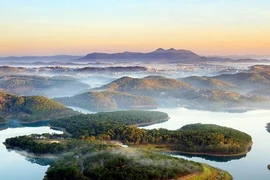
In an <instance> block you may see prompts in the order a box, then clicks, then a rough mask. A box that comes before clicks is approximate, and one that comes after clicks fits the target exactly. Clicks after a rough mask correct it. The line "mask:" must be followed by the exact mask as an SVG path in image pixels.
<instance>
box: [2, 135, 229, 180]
mask: <svg viewBox="0 0 270 180" xmlns="http://www.w3.org/2000/svg"><path fill="white" fill-rule="evenodd" d="M5 145H6V146H7V147H13V148H17V149H19V150H25V151H27V152H31V153H34V154H37V155H46V154H50V155H57V156H58V157H59V154H60V157H59V158H57V159H56V161H55V162H54V163H53V164H52V165H51V166H50V168H49V169H48V170H47V172H46V175H45V178H44V179H46V180H55V179H57V180H61V179H63V180H64V179H76V180H77V179H79V180H80V179H81V180H88V179H134V178H135V179H178V178H181V177H186V176H187V177H188V176H189V175H190V176H195V177H197V176H198V178H201V177H202V178H210V177H215V178H216V179H220V180H229V179H232V177H231V176H230V174H229V173H227V172H226V171H222V170H219V169H216V168H213V167H210V166H208V165H205V164H200V163H196V162H193V161H188V160H184V159H181V158H175V157H171V156H169V155H164V154H160V153H156V152H150V151H146V150H140V149H132V148H121V147H120V146H118V145H115V144H112V143H110V142H108V141H98V140H94V139H93V138H87V139H84V140H76V139H70V138H67V136H65V135H56V134H53V135H50V134H42V135H38V134H33V135H30V136H20V137H15V138H9V139H7V140H6V141H5ZM18 147H19V148H18Z"/></svg>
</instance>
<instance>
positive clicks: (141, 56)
mask: <svg viewBox="0 0 270 180" xmlns="http://www.w3.org/2000/svg"><path fill="white" fill-rule="evenodd" d="M237 57H239V58H237ZM255 57H257V56H252V57H251V58H246V57H245V56H232V57H231V56H207V57H205V56H200V55H198V54H196V53H194V52H192V51H190V50H184V49H179V50H176V49H174V48H171V49H162V48H158V49H157V50H155V51H152V52H147V53H142V52H127V51H126V52H122V53H98V52H94V53H90V54H87V55H86V56H73V55H56V56H22V57H16V56H10V57H2V58H0V61H2V62H7V61H8V62H22V63H23V62H24V63H30V62H31V63H33V62H34V64H40V65H42V64H43V65H46V63H45V62H51V63H54V64H57V63H63V62H66V63H68V64H66V65H72V64H70V63H71V62H72V63H74V62H117V61H120V62H121V61H125V62H127V61H136V60H137V61H147V62H149V61H157V62H169V63H173V62H176V63H177V62H235V63H253V62H256V63H270V60H267V59H260V60H257V59H256V58H255ZM258 57H259V56H258ZM44 63H45V64H44Z"/></svg>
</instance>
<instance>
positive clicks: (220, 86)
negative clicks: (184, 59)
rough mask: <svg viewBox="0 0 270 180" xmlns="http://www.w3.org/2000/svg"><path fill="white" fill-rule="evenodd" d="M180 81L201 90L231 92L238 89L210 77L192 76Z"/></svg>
mask: <svg viewBox="0 0 270 180" xmlns="http://www.w3.org/2000/svg"><path fill="white" fill-rule="evenodd" d="M180 80H182V81H184V82H186V83H188V84H190V85H192V86H194V87H196V88H200V89H216V90H230V89H236V88H237V87H236V85H233V84H230V83H227V82H223V81H221V80H217V79H213V78H208V77H199V76H191V77H187V78H182V79H180Z"/></svg>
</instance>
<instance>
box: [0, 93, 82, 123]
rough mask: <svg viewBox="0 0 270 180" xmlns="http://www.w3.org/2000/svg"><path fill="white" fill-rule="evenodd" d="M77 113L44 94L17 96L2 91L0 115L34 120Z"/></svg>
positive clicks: (28, 120)
mask: <svg viewBox="0 0 270 180" xmlns="http://www.w3.org/2000/svg"><path fill="white" fill-rule="evenodd" d="M74 114H77V113H76V112H74V111H73V110H71V109H68V108H67V107H65V106H64V105H63V104H61V103H59V102H56V101H53V100H51V99H48V98H46V97H43V96H16V95H12V94H6V93H3V92H0V116H2V117H4V118H19V119H20V120H21V121H23V122H32V121H38V120H44V119H51V118H56V117H63V116H70V115H74Z"/></svg>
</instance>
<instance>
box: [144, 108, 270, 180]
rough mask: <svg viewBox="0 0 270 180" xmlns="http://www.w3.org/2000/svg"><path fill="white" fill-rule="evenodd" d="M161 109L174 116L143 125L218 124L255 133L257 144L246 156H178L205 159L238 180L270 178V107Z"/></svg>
mask: <svg viewBox="0 0 270 180" xmlns="http://www.w3.org/2000/svg"><path fill="white" fill-rule="evenodd" d="M158 111H163V112H166V113H168V114H169V116H170V118H171V119H170V120H169V121H167V122H164V123H161V124H155V125H151V126H147V127H143V128H145V129H153V128H166V129H170V130H175V129H179V128H181V127H182V126H184V125H186V124H191V123H203V124H217V125H221V126H227V127H231V128H234V129H238V130H240V131H243V132H246V133H248V134H249V135H251V136H252V141H253V146H252V149H251V151H250V152H249V153H248V154H247V155H246V156H245V157H237V158H235V159H232V158H224V157H223V158H211V157H210V158H209V157H208V156H204V157H194V156H184V155H175V154H174V156H177V157H182V158H185V159H189V160H193V161H198V162H204V163H207V164H210V165H212V166H214V167H217V168H221V169H224V170H227V171H228V172H229V173H231V175H232V176H233V178H234V179H236V180H238V179H239V180H242V179H245V180H254V179H260V180H264V179H265V180H269V179H270V171H269V170H268V169H267V165H268V164H270V158H269V157H270V133H268V132H267V131H266V129H265V126H266V123H268V122H270V111H269V110H255V111H249V112H246V113H226V112H208V111H198V110H188V109H184V108H176V109H158ZM205 158H206V159H205Z"/></svg>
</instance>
